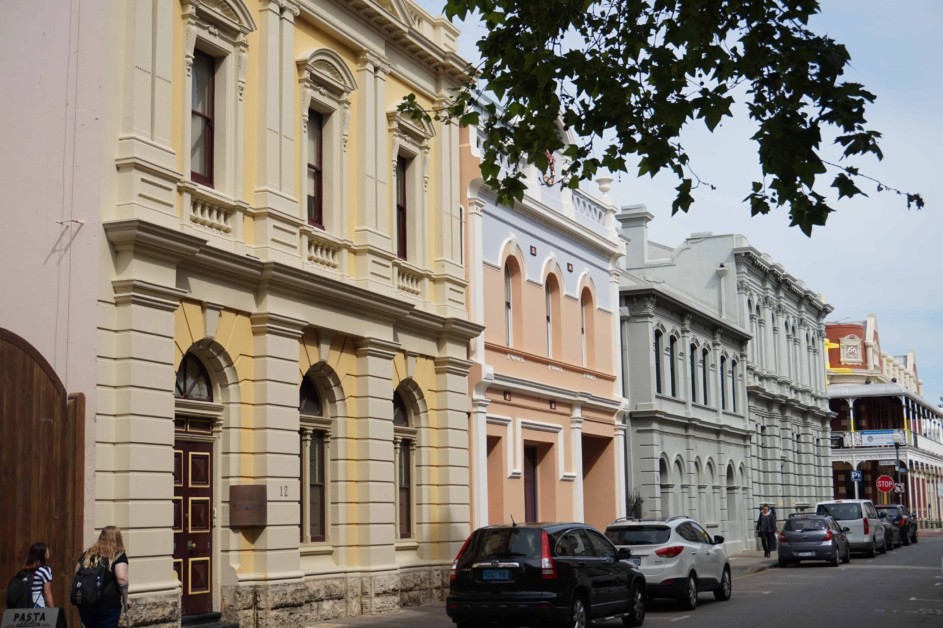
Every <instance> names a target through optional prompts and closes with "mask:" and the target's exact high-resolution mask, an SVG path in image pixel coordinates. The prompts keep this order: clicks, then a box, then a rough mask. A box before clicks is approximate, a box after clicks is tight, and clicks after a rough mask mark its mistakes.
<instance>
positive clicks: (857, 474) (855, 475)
mask: <svg viewBox="0 0 943 628" xmlns="http://www.w3.org/2000/svg"><path fill="white" fill-rule="evenodd" d="M862 479H863V478H862V476H861V471H852V472H851V481H852V482H860V481H861V480H862Z"/></svg>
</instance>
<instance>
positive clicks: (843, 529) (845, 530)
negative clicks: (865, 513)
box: [841, 528, 851, 532]
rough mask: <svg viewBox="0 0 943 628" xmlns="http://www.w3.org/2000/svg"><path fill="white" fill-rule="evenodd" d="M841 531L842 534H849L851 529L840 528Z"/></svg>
mask: <svg viewBox="0 0 943 628" xmlns="http://www.w3.org/2000/svg"><path fill="white" fill-rule="evenodd" d="M841 531H842V532H851V528H842V529H841Z"/></svg>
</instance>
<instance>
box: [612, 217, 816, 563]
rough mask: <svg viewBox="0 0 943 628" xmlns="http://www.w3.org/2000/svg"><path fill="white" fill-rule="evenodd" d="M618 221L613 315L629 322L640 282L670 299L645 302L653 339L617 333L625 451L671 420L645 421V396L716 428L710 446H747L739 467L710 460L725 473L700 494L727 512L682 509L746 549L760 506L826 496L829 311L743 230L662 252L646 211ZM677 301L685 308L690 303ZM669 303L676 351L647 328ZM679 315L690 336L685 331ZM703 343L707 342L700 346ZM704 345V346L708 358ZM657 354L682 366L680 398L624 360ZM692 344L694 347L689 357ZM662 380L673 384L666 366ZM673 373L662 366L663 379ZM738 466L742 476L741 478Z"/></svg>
mask: <svg viewBox="0 0 943 628" xmlns="http://www.w3.org/2000/svg"><path fill="white" fill-rule="evenodd" d="M618 219H619V221H620V223H621V226H622V237H623V238H624V239H625V241H626V257H625V269H626V274H625V275H624V277H623V288H622V291H621V292H622V298H623V304H622V305H623V310H622V314H623V317H624V318H625V317H627V318H628V321H629V323H628V325H629V327H631V325H632V323H631V321H632V317H633V309H635V311H639V307H635V308H633V305H632V301H633V299H636V300H637V295H638V294H639V291H640V288H639V287H638V286H639V285H647V286H649V287H650V289H651V290H653V291H654V292H653V293H657V294H664V295H668V294H672V295H675V297H674V301H675V304H674V305H673V306H671V307H668V308H666V309H665V312H664V315H660V314H659V315H655V314H654V313H655V312H661V310H662V309H663V308H660V307H658V306H657V305H656V306H655V307H654V310H653V318H652V324H651V325H650V327H651V329H652V331H651V332H650V334H651V338H650V343H648V344H644V345H643V343H645V342H646V339H645V338H643V337H642V336H641V334H640V333H635V334H629V335H628V336H624V337H623V342H624V343H625V344H624V348H623V353H624V363H625V364H626V366H624V367H623V368H624V369H625V370H627V371H628V373H627V374H626V377H627V378H628V380H627V383H626V388H627V394H628V398H629V408H630V413H629V421H628V422H629V424H630V430H629V434H630V441H631V444H630V445H629V447H630V452H629V453H630V459H632V456H633V455H637V454H636V452H633V451H631V447H634V446H635V444H636V443H637V441H638V439H639V438H641V437H642V435H643V433H644V430H645V429H649V430H658V429H662V427H667V425H668V423H666V422H659V423H658V424H652V426H651V427H645V426H646V423H645V421H644V420H643V418H644V417H645V413H644V412H643V410H644V408H645V405H644V404H645V403H648V402H649V400H650V399H652V398H654V399H655V400H656V405H660V406H664V407H670V408H672V409H673V410H672V412H671V416H672V421H671V422H670V423H671V424H672V425H674V427H672V428H671V429H670V430H668V431H672V430H682V431H684V432H686V433H689V434H690V433H697V432H699V431H703V430H707V431H713V433H714V434H715V435H716V439H717V441H718V443H719V444H718V445H717V446H716V447H715V449H718V450H720V449H722V448H726V449H725V450H726V451H728V452H730V453H731V454H733V453H734V452H735V451H736V448H737V447H743V448H744V449H745V450H747V451H748V454H747V453H745V454H744V456H745V458H746V459H745V460H743V462H742V464H736V463H734V461H735V460H736V456H735V455H729V456H725V457H724V463H723V464H725V466H724V467H719V468H718V467H715V471H717V470H719V471H720V472H721V474H722V475H721V476H720V477H718V480H717V481H718V482H719V484H718V489H717V490H712V489H707V490H706V491H701V490H700V489H698V491H697V493H698V494H701V493H702V492H705V493H706V494H707V495H708V496H710V495H711V494H712V495H713V502H714V504H713V506H712V507H713V508H715V510H716V511H717V512H723V514H724V516H725V517H726V519H725V520H722V519H719V518H717V517H713V518H712V517H711V516H710V514H709V512H710V511H707V514H706V513H705V510H704V508H705V506H698V505H697V504H695V503H693V502H692V500H690V499H689V502H692V503H690V504H689V505H688V506H687V508H688V512H685V513H684V514H690V513H691V512H695V513H699V514H700V516H701V518H703V519H705V521H706V522H707V524H708V525H710V524H711V523H716V524H717V527H719V528H720V530H718V531H717V533H724V534H725V536H728V537H729V538H730V540H731V541H742V542H743V543H744V546H749V544H750V543H752V542H753V539H752V525H751V523H752V520H753V518H754V515H755V510H756V508H757V507H758V506H759V505H760V504H762V503H770V504H772V505H774V506H775V507H776V508H777V510H778V514H779V517H780V518H783V517H785V516H786V515H788V513H790V512H794V511H795V510H801V509H804V508H807V507H808V506H809V505H812V504H814V503H815V502H816V501H818V500H820V499H827V498H829V497H831V492H832V491H831V470H830V462H829V444H830V441H829V418H830V411H829V409H828V396H827V393H826V390H825V356H824V342H825V324H824V322H825V317H826V316H827V315H828V314H829V313H830V312H831V311H832V307H831V306H829V305H828V304H826V303H823V302H822V300H821V298H820V297H819V296H818V295H817V294H816V293H814V292H812V291H811V290H809V289H808V288H807V287H806V286H805V284H804V283H803V282H802V281H801V280H799V279H797V278H796V277H794V276H792V275H790V274H789V273H788V272H787V271H786V270H785V269H784V268H783V267H782V266H781V265H779V264H776V263H774V262H772V261H771V260H770V258H769V256H768V255H766V254H764V253H762V252H760V251H758V250H757V249H755V248H754V247H752V246H751V245H750V243H749V242H748V241H747V240H746V238H744V237H743V236H741V235H735V234H726V235H713V234H709V233H701V234H694V235H692V236H691V237H689V238H687V239H686V240H685V241H684V242H683V243H682V244H681V245H680V246H678V247H676V248H670V247H665V246H661V245H658V244H654V243H650V242H649V241H648V237H647V225H648V223H649V221H650V220H651V219H652V215H651V214H650V213H648V212H647V211H646V210H645V208H644V207H642V206H630V207H625V208H623V209H622V210H621V212H620V213H619V215H618ZM633 284H635V285H633ZM659 301H664V302H665V303H666V304H667V303H668V300H666V299H664V298H662V299H657V298H656V299H655V303H656V304H657V303H658V302H659ZM678 304H685V307H686V308H687V309H685V307H679V305H678ZM626 308H627V309H626ZM669 311H671V312H674V314H673V316H675V317H677V316H680V317H681V318H680V320H679V321H677V324H676V327H677V329H678V330H679V333H678V336H677V339H676V340H674V343H675V346H674V349H672V347H671V344H670V343H671V342H672V340H671V339H672V338H673V336H672V335H671V334H672V333H673V332H672V331H670V329H669V327H668V325H667V324H666V321H664V320H663V321H662V325H664V326H665V329H664V331H662V334H667V335H665V336H663V340H662V346H661V347H659V346H658V344H657V342H656V340H657V339H656V336H655V329H656V327H657V325H658V323H657V322H656V321H658V320H659V316H662V318H663V319H664V318H668V319H670V318H671V316H672V315H670V314H669ZM685 320H687V321H688V325H687V328H688V329H689V330H690V331H688V332H687V333H688V336H683V333H684V330H685V327H686V326H685ZM625 328H626V321H623V329H625ZM697 330H700V331H697ZM705 336H706V338H705ZM692 338H693V339H694V340H695V341H696V342H692V341H691V339H692ZM705 340H709V342H707V343H706V344H703V343H704V341H705ZM664 343H668V344H664ZM704 349H707V350H708V351H707V353H706V354H705V353H704ZM658 350H660V351H661V352H662V354H664V355H666V356H667V360H666V363H667V364H669V365H673V367H674V374H675V375H677V373H678V370H679V369H681V372H682V373H683V374H684V376H683V377H680V378H679V382H684V386H683V387H681V388H678V387H677V386H678V385H677V384H676V390H675V392H676V393H680V395H681V397H680V398H679V399H678V400H677V401H676V400H675V399H674V398H673V397H672V395H671V394H670V392H671V391H670V388H669V389H668V393H669V394H667V395H665V392H664V391H665V387H664V383H663V385H662V391H663V392H662V393H658V392H657V391H656V392H655V393H654V395H651V394H648V393H647V392H646V390H645V387H644V385H640V384H639V382H638V381H637V380H640V379H644V374H643V373H638V372H636V371H637V369H636V368H634V367H633V366H632V364H634V363H635V362H636V361H643V362H644V360H642V359H641V355H642V354H643V353H644V354H645V355H647V354H652V356H654V355H656V351H658ZM692 350H693V351H696V352H697V354H696V355H693V356H692V355H691V354H692ZM705 359H706V362H707V364H706V366H705ZM648 361H649V362H657V361H655V360H652V359H649V360H648ZM685 369H686V370H685ZM658 376H659V373H658V372H657V371H656V369H655V368H654V367H652V368H651V369H650V373H649V377H650V378H651V381H652V382H655V385H656V387H657V378H658ZM662 376H663V382H665V381H668V382H669V383H668V386H669V387H670V381H669V380H665V379H664V376H665V374H662ZM671 376H672V372H671V371H669V372H668V373H667V377H668V378H670V377H671ZM699 382H700V387H699V386H698V383H699ZM703 382H706V384H704V383H703ZM692 384H694V390H693V391H692V390H691V385H692ZM712 394H713V397H712V396H711V395H712ZM744 401H745V403H744ZM705 413H706V417H707V418H705ZM675 417H678V418H675ZM663 424H664V425H663ZM675 424H676V425H675ZM737 435H742V441H740V442H739V443H737V444H735V443H736V440H737V439H736V437H737ZM701 440H703V439H696V440H695V442H696V443H697V445H696V446H694V447H691V446H690V445H689V451H688V454H687V456H686V457H683V459H684V460H685V463H684V465H682V467H681V470H682V471H684V472H685V473H686V477H685V478H683V480H684V482H686V483H687V485H688V486H689V487H691V488H690V489H689V493H688V494H694V493H695V491H694V490H693V487H694V486H700V485H701V482H702V481H703V477H701V478H699V476H698V475H697V473H698V466H697V464H695V463H694V462H693V461H694V460H696V459H698V458H699V457H702V456H703V453H702V449H703V448H702V447H701ZM720 443H722V445H721V444H720ZM644 460H645V456H644V455H643V456H642V458H641V460H639V459H635V460H634V461H633V462H634V464H636V465H637V464H639V463H640V462H643V461H644ZM668 462H669V467H668V468H669V470H670V471H671V472H674V471H675V469H674V468H673V467H671V466H670V464H672V461H671V460H670V459H669V460H668ZM728 462H731V463H734V464H733V466H732V467H731V465H730V464H728ZM685 465H686V466H685ZM630 468H631V467H630ZM741 469H742V476H743V477H742V479H741V478H740V477H739V475H738V474H740V473H741ZM731 470H732V473H730V471H731ZM656 473H657V472H656ZM658 475H659V478H658V479H657V480H655V479H654V478H652V477H649V478H645V476H644V474H643V475H641V476H636V477H634V478H630V480H629V482H630V483H629V485H628V486H629V487H630V490H631V489H632V487H633V486H634V485H635V484H641V485H643V486H644V485H646V484H649V485H651V483H652V482H656V483H657V484H659V486H657V488H662V487H665V486H666V484H667V485H671V484H672V482H667V483H666V482H665V480H664V478H663V477H661V476H662V475H663V474H660V473H659V474H658ZM639 480H641V482H639ZM721 480H722V481H721ZM633 482H634V483H633ZM649 490H650V489H649ZM731 493H732V494H731ZM740 504H742V508H741V507H739V506H740ZM669 510H671V508H670V507H669ZM649 514H652V513H651V512H650V513H649ZM659 514H661V513H660V511H659ZM671 514H678V513H674V512H672V513H671ZM705 514H706V516H705ZM748 526H749V527H748ZM744 530H745V531H746V533H743V531H744Z"/></svg>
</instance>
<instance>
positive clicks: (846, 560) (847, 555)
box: [841, 545, 851, 565]
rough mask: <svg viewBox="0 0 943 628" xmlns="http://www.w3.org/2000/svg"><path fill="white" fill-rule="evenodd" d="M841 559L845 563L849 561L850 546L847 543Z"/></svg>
mask: <svg viewBox="0 0 943 628" xmlns="http://www.w3.org/2000/svg"><path fill="white" fill-rule="evenodd" d="M841 561H842V562H843V563H845V564H846V565H847V564H848V563H850V562H851V546H850V545H849V546H848V547H847V548H845V555H844V556H843V557H842V559H841Z"/></svg>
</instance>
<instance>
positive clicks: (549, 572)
mask: <svg viewBox="0 0 943 628" xmlns="http://www.w3.org/2000/svg"><path fill="white" fill-rule="evenodd" d="M540 575H541V577H542V578H543V579H544V580H553V579H554V578H556V577H557V566H556V565H555V564H554V562H553V558H552V557H551V556H550V537H549V536H547V531H546V530H544V531H543V532H541V534H540Z"/></svg>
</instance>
